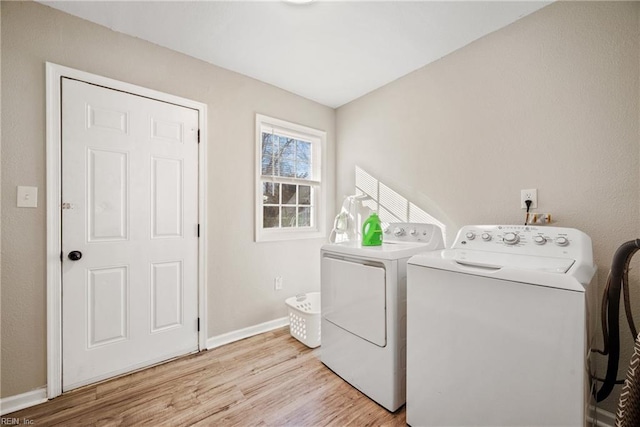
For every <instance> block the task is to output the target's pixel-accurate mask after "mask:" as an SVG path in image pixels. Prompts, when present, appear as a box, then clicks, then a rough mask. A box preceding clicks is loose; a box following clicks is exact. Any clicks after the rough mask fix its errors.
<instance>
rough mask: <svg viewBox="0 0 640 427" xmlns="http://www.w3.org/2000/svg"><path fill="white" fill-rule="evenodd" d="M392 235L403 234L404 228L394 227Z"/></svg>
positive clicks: (398, 235)
mask: <svg viewBox="0 0 640 427" xmlns="http://www.w3.org/2000/svg"><path fill="white" fill-rule="evenodd" d="M393 235H394V236H396V237H400V236H404V228H400V227H396V228H395V229H394V230H393Z"/></svg>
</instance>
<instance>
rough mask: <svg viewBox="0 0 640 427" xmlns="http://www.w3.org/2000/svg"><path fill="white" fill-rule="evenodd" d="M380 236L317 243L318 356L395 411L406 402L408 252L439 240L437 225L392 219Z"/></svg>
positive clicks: (440, 244)
mask: <svg viewBox="0 0 640 427" xmlns="http://www.w3.org/2000/svg"><path fill="white" fill-rule="evenodd" d="M383 242H384V243H383V244H382V246H362V244H361V242H354V241H351V242H344V243H336V244H329V245H325V246H323V247H322V250H321V262H322V269H321V290H322V292H321V300H322V303H321V308H322V315H321V316H322V317H321V326H322V349H321V360H322V362H323V363H324V364H325V365H326V366H328V367H329V368H330V369H331V370H332V371H334V372H335V373H336V374H338V375H339V376H341V377H342V378H343V379H345V380H346V381H347V382H349V383H350V384H351V385H353V386H354V387H356V388H357V389H358V390H360V391H361V392H363V393H364V394H366V395H367V396H369V397H370V398H371V399H373V400H374V401H376V402H377V403H378V404H380V405H382V406H383V407H385V408H386V409H388V410H389V411H392V412H393V411H395V410H396V409H398V408H399V407H400V406H402V405H403V404H404V402H405V391H406V387H405V367H406V278H407V260H408V259H409V258H410V257H411V256H413V255H415V254H417V253H420V252H424V251H429V250H435V249H441V248H443V247H444V245H443V240H442V232H441V230H440V228H439V227H437V226H435V225H431V224H416V223H394V224H391V225H390V226H389V227H388V228H387V230H386V231H385V234H384V238H383Z"/></svg>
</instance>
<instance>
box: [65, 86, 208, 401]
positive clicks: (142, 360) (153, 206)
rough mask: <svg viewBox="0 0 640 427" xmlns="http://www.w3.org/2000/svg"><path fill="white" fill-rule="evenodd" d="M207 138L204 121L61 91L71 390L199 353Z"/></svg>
mask: <svg viewBox="0 0 640 427" xmlns="http://www.w3.org/2000/svg"><path fill="white" fill-rule="evenodd" d="M197 132H198V112H197V111H196V110H192V109H189V108H185V107H180V106H177V105H173V104H168V103H164V102H160V101H156V100H153V99H149V98H144V97H140V96H136V95H132V94H128V93H124V92H120V91H116V90H111V89H108V88H104V87H99V86H94V85H91V84H88V83H84V82H80V81H76V80H70V79H63V80H62V202H63V205H62V206H63V210H62V249H63V268H62V270H63V277H62V287H63V295H62V324H63V390H64V391H66V390H70V389H72V388H76V387H79V386H82V385H85V384H88V383H91V382H95V381H99V380H101V379H104V378H108V377H110V376H113V375H118V374H120V373H123V372H127V371H129V370H132V369H137V368H140V367H143V366H145V365H149V364H152V363H157V362H159V361H161V360H165V359H168V358H171V357H175V356H177V355H180V354H185V353H189V352H192V351H196V350H197V349H198V332H197V317H198V283H197V278H198V276H197V257H198V240H197V223H198V198H197V194H198V180H197V175H198V141H197ZM71 251H80V252H82V258H81V259H79V260H77V261H71V260H70V259H68V258H67V254H68V253H69V252H71Z"/></svg>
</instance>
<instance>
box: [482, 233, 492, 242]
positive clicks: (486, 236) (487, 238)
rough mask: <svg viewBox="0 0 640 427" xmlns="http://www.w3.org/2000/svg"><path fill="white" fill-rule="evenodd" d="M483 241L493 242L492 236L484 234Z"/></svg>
mask: <svg viewBox="0 0 640 427" xmlns="http://www.w3.org/2000/svg"><path fill="white" fill-rule="evenodd" d="M482 240H484V241H485V242H488V241H489V240H491V234H489V233H482Z"/></svg>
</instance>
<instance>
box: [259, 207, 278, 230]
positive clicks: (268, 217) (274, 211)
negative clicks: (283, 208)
mask: <svg viewBox="0 0 640 427" xmlns="http://www.w3.org/2000/svg"><path fill="white" fill-rule="evenodd" d="M279 211H280V208H279V207H277V206H265V207H263V208H262V226H263V227H264V228H278V227H279V226H280V224H279V222H280V221H279V219H280V212H279Z"/></svg>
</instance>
